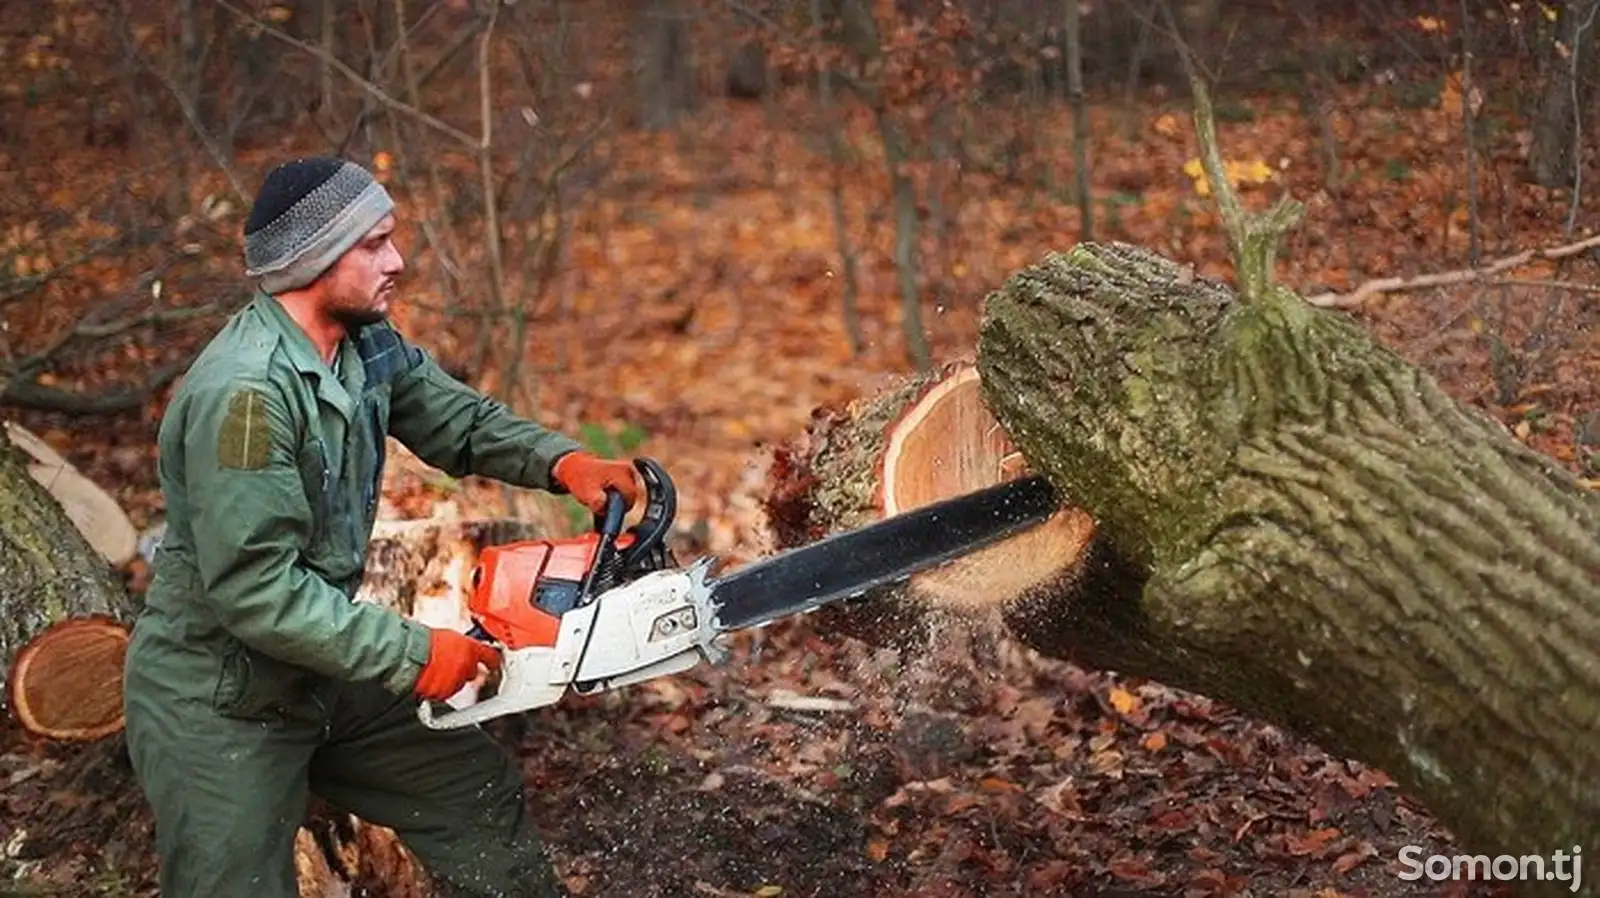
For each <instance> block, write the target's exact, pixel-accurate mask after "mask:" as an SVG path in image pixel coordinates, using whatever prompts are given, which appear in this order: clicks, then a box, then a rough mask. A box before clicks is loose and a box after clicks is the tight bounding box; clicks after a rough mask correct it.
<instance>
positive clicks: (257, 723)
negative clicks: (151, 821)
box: [124, 659, 565, 898]
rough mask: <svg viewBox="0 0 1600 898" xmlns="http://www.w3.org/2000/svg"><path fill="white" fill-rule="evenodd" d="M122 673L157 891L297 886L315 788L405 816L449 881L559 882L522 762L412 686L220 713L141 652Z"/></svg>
mask: <svg viewBox="0 0 1600 898" xmlns="http://www.w3.org/2000/svg"><path fill="white" fill-rule="evenodd" d="M130 660H132V659H130ZM125 685H126V694H125V700H124V706H125V710H126V713H127V740H128V749H129V753H130V755H131V757H132V760H133V765H134V770H135V772H136V774H137V776H138V779H139V781H140V785H141V787H142V788H143V790H144V793H145V796H146V797H147V799H148V800H149V802H150V806H151V808H152V810H153V812H154V815H155V824H156V832H155V837H156V849H157V852H158V854H159V860H160V864H161V867H160V879H161V895H162V896H163V898H201V896H206V898H218V896H225V895H226V896H233V895H238V896H246V895H248V896H251V898H297V896H298V894H299V891H298V889H297V887H296V878H295V869H294V839H295V833H296V831H297V829H298V827H299V826H300V824H301V823H302V822H303V820H304V817H305V814H306V808H307V803H308V795H309V794H310V793H315V794H316V795H318V796H320V797H322V798H323V799H325V800H326V801H328V802H329V803H330V804H332V805H334V806H335V807H337V808H340V809H343V810H345V811H348V812H350V813H353V814H355V815H356V816H357V817H360V818H361V819H363V820H366V821H368V822H370V823H376V824H379V825H382V826H387V827H390V828H391V829H393V830H395V832H396V833H397V834H398V835H399V836H400V838H401V840H402V841H403V842H404V843H405V845H406V847H407V848H409V849H410V850H411V851H412V852H413V853H414V854H415V855H416V856H417V858H418V860H420V861H421V862H422V864H423V865H424V866H425V867H426V868H427V869H428V871H429V872H430V873H431V874H432V875H433V877H434V878H435V880H436V882H437V883H439V884H442V885H444V886H446V888H447V889H448V892H447V893H448V894H451V895H455V896H460V898H468V896H471V898H489V896H496V898H559V896H562V895H564V894H565V892H564V891H563V890H562V889H561V887H560V886H559V885H558V884H557V880H556V878H555V874H554V871H553V870H552V869H551V866H550V862H549V860H548V859H547V857H546V855H545V853H544V847H543V845H542V843H541V842H540V840H539V838H538V835H537V834H536V832H535V830H534V827H533V824H532V822H531V821H530V820H529V819H527V814H526V809H525V805H524V802H523V783H522V777H521V775H520V774H519V772H518V769H517V767H516V764H515V763H514V761H513V760H512V758H511V757H510V756H509V754H508V753H507V752H505V751H504V750H503V749H502V748H501V747H500V746H499V745H498V744H497V743H495V742H494V741H493V740H492V739H491V738H490V737H489V736H488V735H487V734H486V733H484V732H483V731H481V730H479V729H476V728H473V727H468V728H463V729H460V730H452V731H434V730H430V729H428V728H427V727H424V726H423V725H422V724H421V722H419V721H418V720H417V716H416V709H417V704H416V700H414V699H409V698H405V697H397V696H394V695H392V694H390V693H387V692H385V691H384V690H383V689H382V688H381V687H378V686H375V685H365V684H337V685H334V686H329V687H327V688H326V690H325V692H324V697H323V698H321V699H320V700H319V704H320V705H321V706H323V708H324V709H325V714H323V715H321V719H320V720H319V719H316V718H315V717H314V716H303V717H300V718H298V719H296V718H289V717H285V718H281V719H255V720H251V719H240V718H238V717H234V716H224V715H222V714H220V713H218V712H217V711H216V710H215V709H214V708H213V706H212V704H211V703H209V702H206V701H200V700H196V698H195V696H194V691H193V690H192V689H191V688H186V687H184V686H176V687H174V686H170V685H168V681H167V679H166V678H165V677H159V678H158V677H152V676H149V675H148V674H146V673H144V668H141V667H139V666H137V665H136V664H130V666H129V669H128V671H127V673H126V678H125Z"/></svg>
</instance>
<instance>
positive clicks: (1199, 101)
mask: <svg viewBox="0 0 1600 898" xmlns="http://www.w3.org/2000/svg"><path fill="white" fill-rule="evenodd" d="M1161 11H1162V13H1163V15H1164V16H1165V17H1166V19H1167V25H1168V28H1169V29H1170V31H1171V38H1172V42H1173V44H1174V46H1176V47H1177V49H1178V56H1179V58H1180V59H1181V60H1182V61H1183V69H1184V72H1185V74H1187V75H1188V78H1189V87H1190V89H1191V90H1193V92H1194V124H1195V137H1196V139H1197V140H1198V141H1199V143H1200V161H1201V164H1202V165H1203V166H1204V167H1205V173H1206V180H1207V181H1209V182H1210V186H1211V196H1212V198H1213V199H1214V200H1215V201H1216V204H1217V210H1218V212H1219V213H1220V214H1221V215H1222V223H1223V226H1224V228H1225V229H1226V230H1227V234H1228V244H1229V247H1230V248H1231V249H1232V251H1233V264H1234V272H1235V275H1236V277H1237V278H1238V281H1239V297H1240V299H1242V300H1244V301H1245V302H1247V303H1249V302H1255V301H1259V300H1261V299H1263V298H1265V297H1266V296H1267V294H1268V293H1269V292H1270V291H1271V289H1272V284H1273V268H1274V266H1275V263H1276V259H1277V254H1278V245H1279V243H1281V242H1282V240H1283V236H1284V235H1285V234H1287V233H1288V232H1289V231H1290V230H1292V229H1293V228H1294V227H1295V225H1297V224H1299V222H1300V216H1301V213H1302V212H1303V211H1304V207H1303V206H1302V205H1301V204H1300V203H1299V202H1297V201H1295V199H1294V198H1293V197H1291V196H1289V195H1288V194H1287V193H1285V194H1284V195H1283V197H1282V198H1280V199H1279V200H1278V204H1277V205H1276V206H1274V207H1273V208H1272V209H1269V210H1268V211H1267V212H1266V213H1265V214H1261V215H1257V214H1253V213H1248V212H1246V211H1245V210H1244V207H1243V206H1242V205H1241V204H1240V203H1239V197H1238V195H1237V194H1236V193H1234V190H1233V185H1232V184H1231V183H1229V181H1228V172H1227V168H1226V167H1225V166H1224V165H1223V163H1222V150H1221V149H1220V148H1219V147H1218V145H1217V132H1216V122H1215V116H1214V114H1213V111H1212V105H1211V94H1210V92H1209V91H1208V90H1207V89H1206V85H1205V80H1204V79H1203V78H1202V77H1201V76H1200V72H1199V71H1198V69H1197V67H1196V65H1195V61H1194V57H1193V54H1192V53H1191V52H1190V49H1189V45H1188V43H1186V42H1185V41H1184V39H1183V35H1182V34H1181V33H1180V32H1179V30H1178V23H1177V20H1176V18H1175V17H1174V16H1173V13H1172V8H1171V5H1170V4H1169V3H1163V4H1162V5H1161Z"/></svg>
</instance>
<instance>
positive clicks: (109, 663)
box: [6, 615, 128, 742]
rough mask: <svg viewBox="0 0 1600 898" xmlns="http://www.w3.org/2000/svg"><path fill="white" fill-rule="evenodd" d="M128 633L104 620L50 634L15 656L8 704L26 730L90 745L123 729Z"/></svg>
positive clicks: (71, 624)
mask: <svg viewBox="0 0 1600 898" xmlns="http://www.w3.org/2000/svg"><path fill="white" fill-rule="evenodd" d="M127 649H128V627H127V626H126V625H125V624H123V623H122V622H121V621H117V620H114V619H112V618H109V617H105V616H102V615H91V616H85V617H76V618H70V619H68V620H65V621H61V622H60V623H58V624H56V625H55V626H52V627H49V628H46V629H45V630H44V631H43V632H41V633H40V634H39V635H37V636H35V637H34V638H33V639H32V640H30V641H29V642H28V643H27V644H26V645H24V646H23V647H22V649H21V650H20V651H18V652H17V654H16V657H15V658H14V659H13V660H12V662H11V669H10V672H9V673H8V675H7V677H6V701H7V703H8V704H9V705H10V706H11V712H12V713H13V714H14V715H16V718H17V720H18V722H20V723H21V724H22V727H23V729H25V730H27V731H28V732H29V733H32V734H34V735H36V736H43V737H45V738H46V739H54V740H57V741H62V742H92V741H94V740H96V739H103V738H105V737H106V736H109V735H111V734H112V733H115V732H118V731H119V730H121V729H122V660H123V657H124V656H125V655H126V654H127Z"/></svg>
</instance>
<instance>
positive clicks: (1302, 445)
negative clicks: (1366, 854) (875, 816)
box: [978, 245, 1600, 854]
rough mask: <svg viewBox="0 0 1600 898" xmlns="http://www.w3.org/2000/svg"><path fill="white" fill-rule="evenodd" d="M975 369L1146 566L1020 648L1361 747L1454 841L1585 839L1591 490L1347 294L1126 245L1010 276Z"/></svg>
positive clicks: (1597, 679) (1072, 493) (1595, 686)
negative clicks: (1331, 299) (1399, 347)
mask: <svg viewBox="0 0 1600 898" xmlns="http://www.w3.org/2000/svg"><path fill="white" fill-rule="evenodd" d="M978 366H979V371H980V374H981V377H982V382H983V385H984V390H985V396H986V400H987V401H988V403H989V405H990V407H991V409H993V411H994V413H995V415H996V416H997V417H998V418H999V420H1000V421H1001V423H1002V424H1003V425H1004V426H1005V427H1006V429H1007V431H1008V432H1009V433H1010V435H1011V436H1012V438H1013V440H1014V441H1015V442H1016V444H1017V446H1018V447H1019V448H1020V449H1021V450H1022V451H1023V453H1024V454H1025V455H1026V456H1027V457H1028V459H1029V460H1030V462H1032V463H1033V465H1034V467H1035V468H1036V469H1037V470H1040V471H1042V472H1043V473H1045V474H1046V475H1047V476H1049V477H1050V478H1051V479H1052V481H1054V482H1055V483H1056V484H1057V486H1058V487H1059V488H1061V490H1062V491H1063V494H1064V496H1065V497H1066V498H1067V499H1068V501H1070V502H1072V503H1073V504H1075V505H1077V506H1079V507H1081V508H1084V509H1085V510H1086V511H1088V512H1089V513H1091V514H1093V515H1094V516H1095V518H1096V519H1097V521H1098V522H1099V525H1100V533H1101V536H1102V539H1103V540H1104V543H1103V544H1102V545H1100V546H1098V547H1097V551H1098V552H1099V553H1100V554H1101V555H1102V556H1103V558H1104V559H1105V566H1106V568H1107V569H1115V570H1117V571H1119V572H1120V580H1119V582H1120V583H1122V584H1124V585H1126V584H1134V586H1133V588H1123V589H1103V590H1102V591H1101V592H1100V593H1098V594H1096V595H1087V596H1086V595H1083V594H1082V593H1080V594H1078V595H1077V596H1076V597H1074V598H1073V599H1070V600H1069V599H1066V598H1058V599H1057V602H1058V604H1057V606H1056V608H1055V609H1054V613H1053V614H1052V613H1050V611H1049V610H1048V609H1045V610H1041V609H1037V608H1036V609H1033V611H1032V612H1031V613H1030V614H1029V616H1028V622H1027V627H1026V628H1025V629H1023V630H1022V634H1023V635H1024V637H1025V638H1026V639H1028V640H1029V641H1030V643H1032V644H1033V645H1034V646H1035V647H1036V648H1039V649H1040V650H1041V651H1044V652H1046V653H1047V654H1053V655H1058V656H1061V657H1068V658H1073V659H1074V660H1080V661H1084V662H1086V663H1091V664H1093V665H1094V666H1099V667H1108V668H1114V669H1118V670H1121V671H1124V672H1127V673H1132V674H1141V675H1149V676H1154V677H1157V678H1158V679H1162V680H1164V681H1166V682H1168V683H1170V684H1172V685H1174V686H1179V687H1183V688H1188V689H1193V690H1195V691H1199V692H1203V693H1205V694H1208V695H1211V696H1214V697H1216V698H1219V699H1222V700H1224V701H1228V702H1230V703H1232V704H1234V705H1236V706H1238V707H1241V708H1243V709H1245V710H1247V711H1250V712H1253V713H1255V714H1257V715H1259V716H1261V717H1263V718H1265V719H1269V720H1272V721H1274V722H1276V723H1278V724H1280V725H1283V726H1285V727H1287V728H1289V729H1291V730H1294V731H1296V732H1299V733H1300V734H1302V735H1304V736H1307V737H1309V738H1312V739H1315V740H1316V741H1318V742H1319V743H1321V744H1322V745H1324V746H1325V747H1326V748H1328V749H1329V750H1330V751H1334V752H1338V753H1342V754H1344V755H1346V756H1348V757H1354V758H1357V759H1360V760H1363V761H1366V762H1368V763H1371V764H1374V765H1376V766H1379V767H1381V768H1383V769H1384V770H1386V771H1388V772H1389V773H1390V774H1391V775H1393V776H1394V777H1395V778H1396V779H1397V780H1398V781H1400V782H1401V783H1402V784H1403V785H1405V786H1406V787H1407V788H1408V789H1410V790H1411V791H1412V793H1413V794H1414V795H1416V796H1418V797H1419V798H1420V799H1421V800H1422V801H1423V802H1424V803H1425V804H1426V805H1428V806H1429V808H1430V809H1431V810H1433V811H1434V812H1435V813H1436V814H1438V815H1439V817H1440V818H1441V819H1442V820H1443V821H1444V822H1445V823H1446V824H1447V825H1448V826H1450V827H1451V829H1452V830H1453V831H1454V832H1455V833H1456V834H1457V835H1458V836H1459V837H1460V838H1461V839H1462V840H1463V841H1464V842H1465V843H1466V844H1468V845H1469V846H1478V847H1482V848H1484V849H1485V850H1491V853H1496V852H1499V851H1506V852H1509V853H1513V854H1521V853H1529V852H1536V853H1542V852H1548V851H1550V850H1553V849H1552V848H1551V846H1558V845H1572V844H1594V843H1596V842H1600V788H1597V787H1596V786H1595V784H1596V783H1600V746H1597V744H1596V743H1595V741H1594V740H1593V738H1592V733H1593V732H1594V731H1595V730H1596V728H1600V648H1597V646H1600V545H1597V543H1596V541H1595V539H1594V534H1596V533H1600V496H1597V495H1596V494H1595V493H1594V492H1593V491H1591V490H1588V489H1586V488H1585V487H1584V486H1583V485H1582V484H1581V483H1579V482H1578V481H1577V479H1576V478H1575V477H1573V476H1572V475H1571V474H1569V473H1568V472H1566V471H1565V470H1564V469H1562V468H1561V467H1560V466H1559V465H1557V464H1556V463H1555V462H1553V461H1552V460H1550V459H1548V458H1545V457H1543V456H1541V455H1539V454H1537V453H1535V452H1533V451H1531V450H1529V449H1528V448H1527V447H1526V446H1523V445H1522V444H1520V443H1518V442H1517V441H1516V440H1514V439H1513V438H1512V437H1511V436H1510V435H1509V433H1508V432H1507V431H1506V430H1505V428H1504V427H1502V426H1501V425H1500V424H1499V423H1498V422H1495V421H1494V420H1492V419H1490V418H1488V417H1487V416H1485V415H1483V414H1481V413H1480V412H1478V411H1477V410H1475V409H1472V408H1469V407H1466V406H1463V405H1460V404H1458V403H1456V402H1454V401H1452V400H1451V399H1450V398H1449V397H1448V396H1447V395H1446V394H1445V393H1444V391H1443V390H1442V389H1441V388H1440V387H1439V386H1438V384H1436V383H1435V382H1434V381H1433V380H1432V379H1431V378H1430V377H1428V376H1427V375H1426V374H1425V373H1424V372H1421V371H1418V370H1417V369H1415V368H1414V367H1412V366H1410V365H1409V364H1407V363H1406V362H1405V361H1404V360H1403V359H1401V358H1400V357H1398V356H1397V355H1396V354H1395V353H1393V352H1391V351H1389V350H1388V349H1386V348H1384V347H1382V346H1380V345H1378V344H1376V343H1375V342H1374V341H1372V340H1371V339H1370V338H1368V337H1367V336H1366V335H1365V333H1364V332H1362V331H1361V330H1360V329H1359V328H1358V327H1356V326H1355V325H1354V324H1352V323H1351V322H1350V321H1349V320H1348V319H1347V318H1345V317H1344V316H1342V315H1339V314H1337V313H1333V312H1326V311H1322V310H1318V309H1314V308H1312V307H1309V306H1307V305H1305V304H1304V303H1302V302H1300V301H1299V300H1298V299H1297V298H1296V297H1295V296H1294V295H1293V294H1292V293H1290V292H1288V291H1287V290H1284V289H1282V288H1279V287H1269V288H1268V289H1266V290H1264V291H1263V292H1261V293H1260V294H1258V295H1257V296H1256V297H1255V298H1254V299H1253V300H1252V301H1250V302H1244V301H1240V300H1239V299H1238V298H1236V297H1235V296H1234V295H1233V294H1232V293H1231V292H1230V291H1229V290H1227V289H1226V288H1225V287H1223V286H1222V285H1220V284H1218V283H1214V282H1210V281H1206V280H1203V279H1199V278H1195V277H1193V276H1192V275H1191V274H1190V273H1189V272H1188V270H1187V269H1186V268H1184V267H1182V266H1179V265H1177V264H1175V263H1173V262H1171V261H1169V260H1167V259H1164V258H1162V257H1160V256H1158V255H1156V254H1154V253H1150V252H1148V251H1145V250H1142V249H1138V248H1136V247H1129V246H1121V245H1110V246H1102V245H1082V246H1079V247H1077V248H1075V249H1074V250H1072V251H1071V252H1068V253H1063V254H1052V255H1050V256H1048V257H1047V258H1045V259H1044V260H1042V261H1041V262H1040V263H1038V264H1037V265H1034V266H1031V267H1029V268H1028V269H1026V270H1024V271H1021V272H1018V273H1017V274H1016V275H1014V276H1013V277H1012V278H1011V279H1010V280H1008V281H1007V283H1006V284H1005V285H1004V286H1003V287H1002V288H1001V289H1000V290H998V291H996V292H995V293H994V294H992V295H991V296H990V297H989V299H988V305H987V307H986V312H985V318H984V321H983V326H982V332H981V337H980V344H979V358H978ZM1107 632H1115V633H1117V634H1118V635H1117V638H1116V639H1114V640H1112V639H1106V638H1105V634H1106V633H1107Z"/></svg>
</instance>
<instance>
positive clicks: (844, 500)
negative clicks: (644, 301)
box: [765, 362, 1095, 648]
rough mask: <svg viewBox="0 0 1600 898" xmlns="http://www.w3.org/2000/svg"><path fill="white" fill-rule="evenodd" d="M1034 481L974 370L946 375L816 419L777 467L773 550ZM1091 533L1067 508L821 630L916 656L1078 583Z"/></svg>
mask: <svg viewBox="0 0 1600 898" xmlns="http://www.w3.org/2000/svg"><path fill="white" fill-rule="evenodd" d="M1027 473H1030V471H1029V467H1028V465H1027V463H1026V461H1025V460H1024V459H1023V457H1022V455H1021V453H1019V452H1017V451H1016V448H1015V447H1014V446H1013V445H1012V443H1011V441H1010V439H1009V438H1008V437H1007V436H1006V434H1005V432H1004V430H1002V429H1001V427H1000V425H999V422H998V421H997V420H996V419H995V417H994V415H993V414H991V413H990V411H989V410H988V408H987V407H986V406H985V404H984V397H983V395H982V391H981V383H980V379H979V376H978V370H977V368H976V367H974V366H973V365H971V364H970V363H961V362H956V363H951V364H948V365H945V366H943V367H941V368H939V369H937V370H936V371H933V372H931V373H928V374H924V375H919V376H912V377H907V378H903V379H901V380H900V381H898V382H897V383H895V384H894V385H893V386H892V387H890V388H889V389H886V390H882V391H880V392H877V393H875V394H873V395H871V396H868V397H865V398H863V399H861V400H857V401H856V402H854V403H851V404H850V405H848V406H846V407H844V408H842V409H837V408H829V409H820V410H818V412H817V413H816V414H814V416H813V418H812V421H811V424H810V426H809V427H808V428H807V430H806V432H805V433H804V434H803V435H802V436H801V437H799V438H797V439H795V440H793V441H791V442H789V443H786V444H784V445H781V446H779V447H778V449H777V450H776V452H775V454H774V457H773V465H772V468H771V472H770V474H769V490H768V495H767V497H766V499H765V506H766V507H765V510H766V513H767V518H768V521H769V524H770V525H771V528H772V530H773V534H774V539H775V542H776V543H777V545H778V547H780V548H783V547H789V546H796V545H802V544H805V543H808V542H813V541H815V540H817V539H820V538H822V537H824V536H827V535H829V534H831V533H835V532H839V531H842V530H850V529H854V528H856V527H860V526H862V525H864V524H867V523H870V522H872V521H875V520H879V519H882V518H885V517H889V516H892V515H895V514H899V513H901V512H903V511H907V510H910V509H913V508H917V507H919V506H922V505H926V504H928V503H931V502H935V501H938V500H941V499H946V498H950V497H952V496H956V495H960V494H963V493H968V492H971V491H973V490H976V489H980V488H983V487H987V486H993V485H994V484H997V483H1000V482H1002V481H1006V480H1010V479H1013V478H1016V477H1018V476H1021V475H1023V474H1027ZM1094 531H1095V527H1094V521H1093V519H1092V518H1091V517H1090V516H1089V515H1088V514H1086V513H1085V512H1083V511H1081V510H1079V509H1076V508H1071V507H1063V508H1062V509H1061V511H1059V512H1058V513H1057V514H1055V515H1054V516H1052V517H1051V518H1049V519H1048V520H1047V521H1046V522H1045V523H1043V524H1040V525H1039V526H1036V527H1033V528H1030V529H1028V530H1025V531H1023V532H1021V533H1018V534H1017V535H1015V536H1013V537H1011V538H1009V539H1006V540H1004V541H1002V542H999V543H995V544H993V545H990V546H986V547H984V548H982V549H979V550H977V551H975V552H973V553H971V554H968V555H965V556H963V557H961V558H957V559H955V560H952V561H950V562H947V563H945V564H943V565H940V566H939V567H936V568H932V569H929V570H926V571H923V572H920V573H917V574H915V575H913V576H912V577H911V578H910V579H909V580H907V581H906V582H904V583H901V584H894V585H891V586H886V587H882V588H880V589H878V590H876V591H874V592H872V593H869V594H868V595H867V596H865V597H863V599H862V600H860V601H858V602H853V603H848V604H843V605H834V606H829V607H825V608H822V609H819V610H818V611H817V612H816V619H817V621H818V624H819V626H821V627H824V628H827V629H830V630H834V631H837V632H841V633H844V634H847V635H850V636H854V637H856V638H858V639H861V640H863V641H865V642H867V643H869V644H872V645H877V646H893V647H901V648H906V647H912V646H917V645H921V644H923V643H924V642H925V640H927V639H928V638H929V637H930V636H931V635H932V634H933V632H934V630H935V629H936V628H937V627H938V626H939V625H940V624H941V623H942V622H944V621H945V620H947V619H948V617H949V616H950V615H968V614H972V613H975V612H979V611H982V610H984V609H990V610H993V609H998V608H1000V607H1002V606H1004V605H1006V604H1007V603H1009V602H1012V601H1014V600H1016V599H1018V598H1020V597H1022V596H1025V595H1029V594H1032V593H1034V592H1038V591H1045V592H1053V591H1059V590H1060V589H1061V588H1062V587H1061V584H1063V583H1064V582H1067V581H1070V580H1071V579H1072V578H1074V577H1075V576H1077V574H1076V571H1077V569H1078V567H1079V562H1080V560H1081V557H1082V555H1083V552H1084V550H1085V549H1086V547H1087V546H1088V545H1089V543H1090V539H1091V537H1092V536H1093V534H1094Z"/></svg>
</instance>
